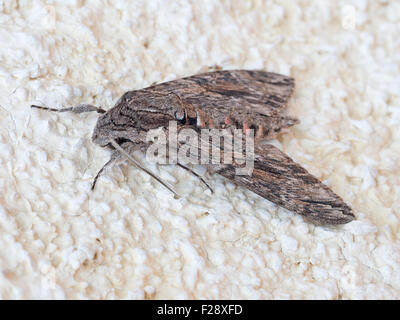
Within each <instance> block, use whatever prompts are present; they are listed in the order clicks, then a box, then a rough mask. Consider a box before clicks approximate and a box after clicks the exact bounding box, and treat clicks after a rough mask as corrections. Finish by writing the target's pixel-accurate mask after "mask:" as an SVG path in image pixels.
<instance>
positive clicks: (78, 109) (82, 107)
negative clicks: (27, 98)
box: [31, 104, 106, 113]
mask: <svg viewBox="0 0 400 320" xmlns="http://www.w3.org/2000/svg"><path fill="white" fill-rule="evenodd" d="M31 108H36V109H42V110H48V111H55V112H73V113H83V112H92V111H96V112H97V113H106V110H104V109H102V108H99V107H96V106H93V105H91V104H79V105H77V106H75V107H69V108H61V109H55V108H48V107H41V106H36V105H31Z"/></svg>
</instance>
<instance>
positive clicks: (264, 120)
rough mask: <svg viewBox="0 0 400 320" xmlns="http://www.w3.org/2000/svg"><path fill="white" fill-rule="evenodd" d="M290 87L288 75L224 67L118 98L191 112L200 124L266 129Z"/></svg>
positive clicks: (167, 110) (172, 112)
mask: <svg viewBox="0 0 400 320" xmlns="http://www.w3.org/2000/svg"><path fill="white" fill-rule="evenodd" d="M293 90H294V79H293V78H291V77H288V76H284V75H280V74H276V73H271V72H265V71H250V70H225V71H215V72H209V73H203V74H199V75H194V76H191V77H187V78H182V79H178V80H173V81H168V82H164V83H160V84H157V85H154V86H151V87H148V88H145V89H141V90H137V91H130V92H127V93H126V94H125V95H124V96H123V97H122V98H121V99H122V100H124V101H125V102H126V103H127V104H129V105H131V108H134V109H136V110H139V109H140V110H142V111H144V110H147V111H149V112H155V111H156V110H158V112H165V113H168V114H169V115H171V116H174V115H175V113H176V111H177V109H181V108H185V109H187V110H188V112H192V114H194V115H195V117H198V118H199V119H196V120H197V121H194V123H195V124H196V125H198V126H201V127H206V128H207V127H213V128H221V127H224V126H226V125H229V124H233V125H235V126H236V127H243V125H244V123H245V122H247V124H248V126H251V124H254V126H255V127H256V128H257V127H259V126H264V129H265V131H268V130H270V129H271V128H269V124H270V123H271V121H270V118H273V117H279V116H280V114H279V113H280V112H281V111H282V109H283V108H284V107H285V106H286V105H287V103H288V100H289V98H290V96H291V95H292V93H293Z"/></svg>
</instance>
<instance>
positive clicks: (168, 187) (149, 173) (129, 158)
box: [110, 139, 180, 198]
mask: <svg viewBox="0 0 400 320" xmlns="http://www.w3.org/2000/svg"><path fill="white" fill-rule="evenodd" d="M110 142H111V144H112V146H113V147H114V148H115V149H116V150H118V151H119V152H120V153H121V154H122V155H124V156H125V157H126V158H127V159H128V160H129V161H130V162H131V163H132V164H133V165H134V166H135V167H136V168H138V169H141V170H143V171H144V172H146V173H147V174H148V175H149V176H151V177H153V178H154V179H155V180H157V181H158V182H159V183H161V184H162V185H163V186H164V187H166V188H167V189H168V190H169V191H171V192H172V193H173V194H174V195H175V196H177V197H178V198H179V197H180V196H179V195H178V194H177V193H176V192H175V191H174V189H173V188H172V187H170V186H169V185H168V183H166V182H164V181H162V180H161V179H160V178H159V177H157V176H156V175H155V174H154V173H152V172H151V171H149V170H148V169H146V168H143V167H142V166H141V165H140V164H139V163H138V162H137V161H136V160H135V159H134V158H133V157H131V156H130V154H129V153H128V152H126V151H125V150H124V149H123V148H122V147H121V146H120V145H119V144H118V143H117V142H116V141H115V140H114V139H110Z"/></svg>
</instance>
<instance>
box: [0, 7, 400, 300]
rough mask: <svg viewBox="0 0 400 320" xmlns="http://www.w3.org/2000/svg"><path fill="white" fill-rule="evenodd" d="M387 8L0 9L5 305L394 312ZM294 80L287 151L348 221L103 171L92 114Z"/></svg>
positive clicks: (394, 162) (393, 26)
mask: <svg viewBox="0 0 400 320" xmlns="http://www.w3.org/2000/svg"><path fill="white" fill-rule="evenodd" d="M399 34H400V2H399V1H394V0H393V1H384V0H381V1H373V0H371V1H368V0H357V1H356V0H354V1H328V0H325V1H321V0H315V1H311V0H309V1H306V0H303V1H292V0H285V1H262V0H260V1H232V2H229V1H211V0H209V1H205V0H204V1H98V0H92V1H89V0H88V1H83V0H81V1H79V0H75V1H74V0H71V1H65V0H63V1H47V2H46V1H30V0H29V1H28V0H25V1H22V0H20V1H8V0H2V1H0V168H1V170H0V190H1V192H0V297H1V298H3V299H5V298H13V299H15V298H69V299H71V298H91V299H97V298H103V299H110V298H133V299H142V298H174V299H175V298H224V299H230V298H243V299H248V298H251V299H276V298H318V299H340V298H343V299H351V298H379V299H381V298H397V299H398V298H400V273H399V269H400V244H399V234H400V233H399V231H400V230H399V226H400V209H399V206H400V205H399V203H400V180H399V175H400V161H399V160H400V152H399V150H400V89H399V88H400V55H399V52H400V38H399ZM216 64H217V65H220V66H222V67H224V68H250V69H264V70H268V71H274V72H280V73H283V74H288V75H291V76H293V77H295V78H296V85H297V87H296V92H295V97H294V99H293V100H292V102H291V104H290V107H289V110H288V111H289V113H290V114H292V115H295V116H298V117H299V118H300V120H301V124H300V125H297V126H296V127H294V128H293V129H292V130H291V131H290V133H288V134H286V135H285V136H282V137H280V139H279V143H280V144H281V147H282V149H283V150H284V151H285V152H287V153H288V154H289V155H291V156H292V157H293V158H294V159H295V160H296V161H298V162H299V163H301V164H303V165H304V166H305V167H306V168H307V169H308V170H309V171H310V172H312V173H313V174H315V175H316V176H317V177H319V178H321V179H322V180H323V181H324V182H325V183H326V184H328V185H329V186H330V187H331V188H332V189H333V190H334V191H335V192H336V193H338V194H339V195H341V196H342V197H343V199H344V200H345V201H346V202H347V203H348V204H349V205H351V206H352V208H353V209H354V212H355V214H356V216H357V220H355V221H354V222H351V223H350V224H348V225H345V226H338V227H316V226H314V225H313V224H310V223H307V222H305V221H304V220H303V218H302V217H300V216H296V215H294V214H292V213H291V212H288V211H286V210H284V209H281V208H278V207H276V206H275V205H273V204H271V203H270V202H268V201H267V200H264V199H262V198H260V197H258V196H256V195H255V194H253V193H252V192H250V191H247V190H244V189H242V188H238V187H236V186H234V185H233V184H231V183H229V182H227V181H226V180H224V179H223V178H221V177H219V176H208V177H207V179H208V181H210V183H211V184H212V186H213V188H214V189H215V191H216V193H215V194H214V195H211V194H210V192H209V191H205V189H204V188H203V186H202V184H201V183H200V182H199V181H198V180H197V179H196V178H194V177H193V176H191V175H190V174H188V173H187V172H185V171H183V170H182V169H179V168H175V167H163V168H160V169H157V168H156V167H155V166H154V165H149V167H150V168H151V169H152V170H153V171H156V172H158V173H159V175H160V176H161V177H162V178H163V179H166V180H168V181H169V182H170V183H172V184H174V185H176V188H177V189H178V191H179V192H180V193H181V194H183V195H184V197H183V198H182V199H180V200H175V199H174V198H173V196H172V195H171V194H170V193H169V192H168V191H166V190H165V188H164V187H162V186H161V185H160V184H158V183H157V182H155V181H154V180H152V179H151V178H149V177H148V176H147V175H146V174H145V173H142V172H139V171H138V170H135V169H133V168H132V167H129V166H127V165H124V166H121V167H115V168H113V169H112V170H110V171H108V172H107V173H106V174H105V175H104V176H103V177H102V178H100V180H99V182H98V185H97V188H96V190H95V191H94V192H90V184H91V180H92V179H93V176H94V175H95V174H96V173H97V171H98V169H99V168H100V167H101V166H102V165H103V164H104V163H105V162H106V161H107V160H108V156H109V153H108V151H107V150H103V149H101V148H99V147H97V146H95V145H93V144H92V143H91V141H90V135H91V131H92V130H93V127H94V125H95V122H96V117H97V115H96V114H86V115H81V116H78V115H72V114H62V115H59V114H54V113H47V112H44V111H38V110H32V109H30V108H29V105H30V104H31V103H37V104H41V105H45V106H50V107H61V106H71V105H75V104H78V103H82V102H83V103H93V104H95V105H99V106H103V107H104V108H110V107H112V106H113V103H115V102H116V100H117V99H118V98H119V96H120V95H121V94H123V93H124V92H125V91H127V90H129V89H139V88H142V87H145V86H147V85H150V84H151V83H153V82H160V81H165V80H171V79H175V78H178V77H181V76H187V75H191V74H194V73H198V72H200V71H205V70H207V68H208V67H209V66H214V65H216Z"/></svg>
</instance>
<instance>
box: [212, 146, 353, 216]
mask: <svg viewBox="0 0 400 320" xmlns="http://www.w3.org/2000/svg"><path fill="white" fill-rule="evenodd" d="M254 156H255V159H254V169H253V172H252V175H251V176H240V175H237V174H236V171H235V166H234V165H225V166H220V167H216V169H217V170H216V172H218V173H219V174H221V175H222V176H224V177H226V178H228V179H229V180H231V181H233V182H235V183H236V184H238V185H241V186H244V187H246V188H248V189H250V190H252V191H253V192H255V193H257V194H258V195H260V196H262V197H263V198H265V199H268V200H270V201H271V202H274V203H276V204H277V205H279V206H281V207H283V208H286V209H288V210H290V211H293V212H295V213H298V214H301V215H303V216H305V217H307V218H308V219H310V220H312V221H314V222H317V223H322V224H326V223H327V224H343V223H348V222H350V221H352V220H354V219H355V217H354V215H353V213H352V210H351V208H350V207H349V206H348V205H347V204H346V203H344V201H343V200H342V199H341V198H340V197H339V196H338V195H337V194H335V193H334V192H333V191H332V190H331V189H329V188H328V187H327V186H326V185H324V184H323V183H322V182H321V181H319V180H318V179H317V178H316V177H314V176H313V175H311V174H310V173H309V172H307V170H306V169H304V168H303V167H301V166H300V165H299V164H297V163H296V162H294V161H293V160H292V159H291V158H290V157H288V156H287V155H286V154H284V153H283V152H282V151H281V150H279V149H278V148H276V147H274V146H273V145H270V144H265V145H262V146H258V147H257V148H256V150H255V154H254Z"/></svg>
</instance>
